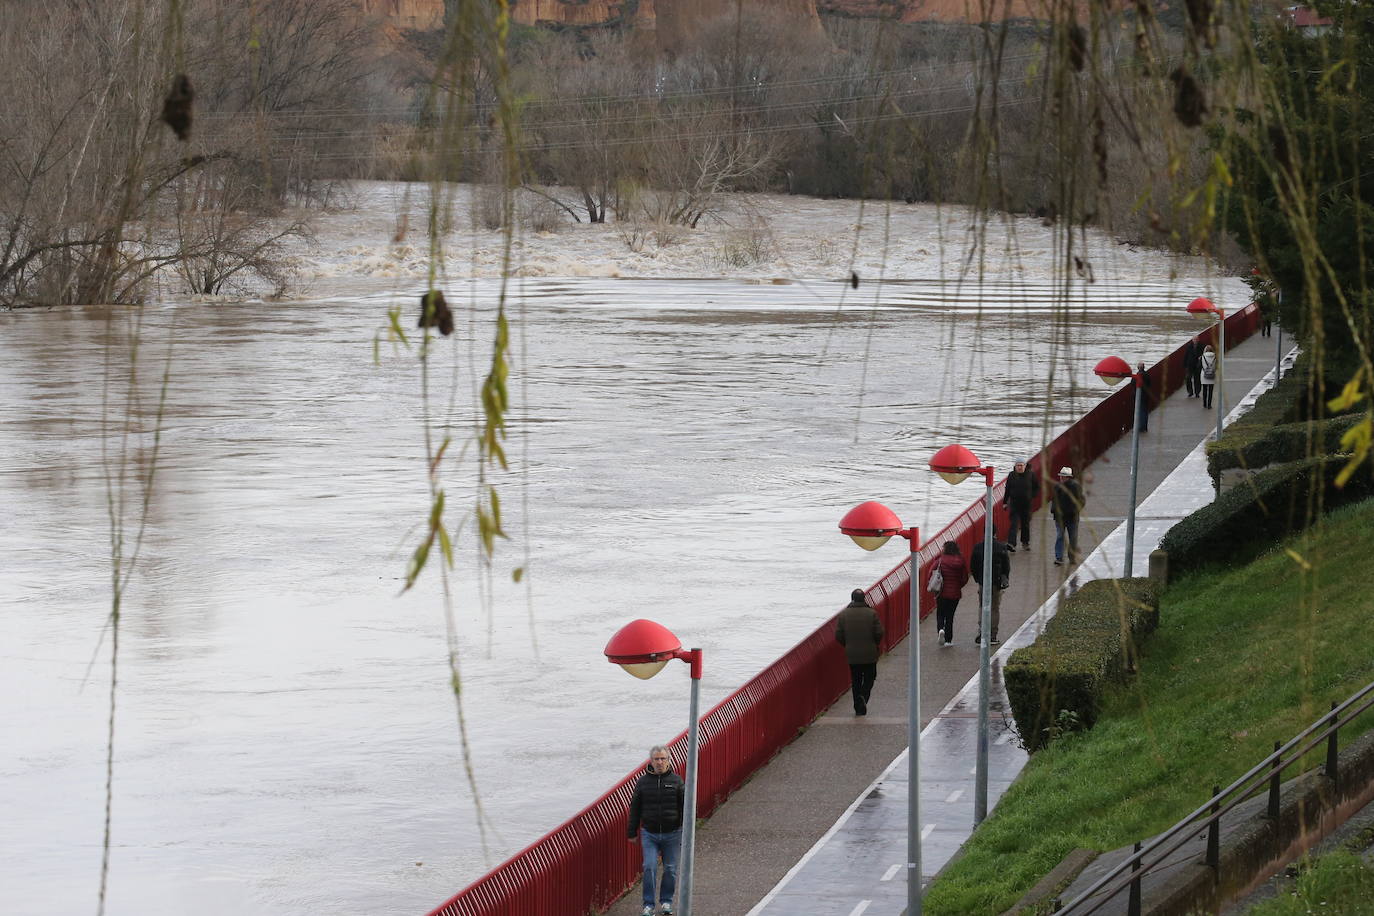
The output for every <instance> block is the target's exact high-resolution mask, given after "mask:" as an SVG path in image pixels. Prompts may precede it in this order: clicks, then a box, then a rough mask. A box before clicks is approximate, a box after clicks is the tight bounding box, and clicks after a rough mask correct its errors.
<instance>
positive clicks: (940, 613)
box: [935, 541, 968, 649]
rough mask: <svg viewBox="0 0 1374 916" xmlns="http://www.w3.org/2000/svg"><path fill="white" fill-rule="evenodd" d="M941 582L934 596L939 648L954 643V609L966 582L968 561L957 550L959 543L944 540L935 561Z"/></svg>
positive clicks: (957, 604)
mask: <svg viewBox="0 0 1374 916" xmlns="http://www.w3.org/2000/svg"><path fill="white" fill-rule="evenodd" d="M935 568H936V569H938V570H939V571H940V578H941V579H942V580H943V584H942V585H941V586H940V591H939V593H938V594H936V596H935V628H936V629H937V630H938V631H939V632H940V648H941V649H943V648H944V647H945V646H949V645H953V644H954V609H955V608H957V607H958V606H959V598H960V597H962V596H963V594H964V585H965V584H966V583H967V582H968V563H967V562H966V561H965V560H964V556H963V554H961V553H960V552H959V545H958V544H956V543H954V542H953V541H945V547H944V552H943V553H941V554H940V557H939V559H937V560H936V561H935Z"/></svg>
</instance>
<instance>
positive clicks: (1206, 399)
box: [1199, 344, 1217, 409]
mask: <svg viewBox="0 0 1374 916" xmlns="http://www.w3.org/2000/svg"><path fill="white" fill-rule="evenodd" d="M1199 365H1200V366H1201V370H1202V406H1203V408H1204V409H1205V408H1209V407H1211V406H1212V389H1213V388H1215V387H1216V384H1217V351H1216V350H1213V349H1212V345H1211V344H1208V345H1207V349H1205V350H1203V351H1202V359H1201V360H1199Z"/></svg>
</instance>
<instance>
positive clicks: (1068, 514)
mask: <svg viewBox="0 0 1374 916" xmlns="http://www.w3.org/2000/svg"><path fill="white" fill-rule="evenodd" d="M1053 502H1054V505H1053V506H1051V507H1050V512H1051V514H1052V515H1053V516H1054V517H1055V518H1057V519H1061V520H1063V521H1075V520H1077V518H1078V513H1079V512H1081V511H1083V488H1082V487H1080V486H1079V485H1078V481H1076V480H1074V479H1073V478H1072V477H1066V478H1065V479H1063V480H1061V481H1059V483H1057V484H1055V485H1054V500H1053Z"/></svg>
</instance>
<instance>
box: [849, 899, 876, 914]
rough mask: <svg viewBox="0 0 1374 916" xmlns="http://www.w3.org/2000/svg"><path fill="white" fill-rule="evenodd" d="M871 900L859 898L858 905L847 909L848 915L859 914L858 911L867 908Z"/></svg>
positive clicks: (860, 911)
mask: <svg viewBox="0 0 1374 916" xmlns="http://www.w3.org/2000/svg"><path fill="white" fill-rule="evenodd" d="M872 902H873V901H872V900H860V901H859V905H858V906H856V907H854V909H852V910H850V911H849V916H859V914H860V913H862V912H863V911H864V910H866V909H868V905H869V904H870V903H872Z"/></svg>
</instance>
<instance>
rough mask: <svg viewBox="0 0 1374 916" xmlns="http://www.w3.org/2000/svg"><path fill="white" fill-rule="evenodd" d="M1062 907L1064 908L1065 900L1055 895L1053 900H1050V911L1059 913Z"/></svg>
mask: <svg viewBox="0 0 1374 916" xmlns="http://www.w3.org/2000/svg"><path fill="white" fill-rule="evenodd" d="M1062 909H1064V901H1063V900H1061V899H1059V898H1058V897H1055V898H1054V899H1053V900H1051V901H1050V912H1051V913H1058V912H1059V911H1060V910H1062Z"/></svg>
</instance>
